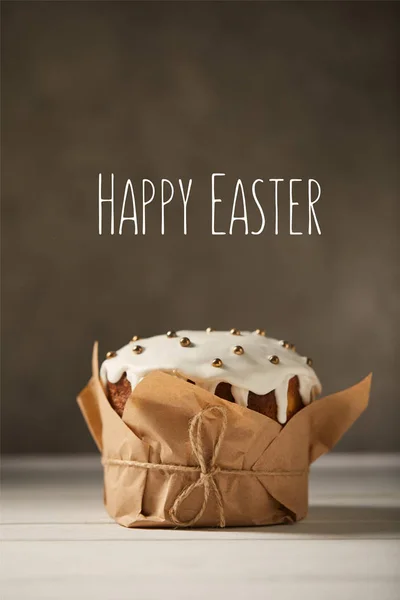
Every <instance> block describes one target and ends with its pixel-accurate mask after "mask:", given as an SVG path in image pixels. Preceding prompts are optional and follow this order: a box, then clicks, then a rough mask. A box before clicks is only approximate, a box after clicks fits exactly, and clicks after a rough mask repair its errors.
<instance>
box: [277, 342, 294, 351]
mask: <svg viewBox="0 0 400 600" xmlns="http://www.w3.org/2000/svg"><path fill="white" fill-rule="evenodd" d="M279 343H280V345H281V346H283V347H284V348H286V349H287V350H293V351H294V350H296V346H295V345H294V344H291V343H290V342H287V341H286V340H281V341H280V342H279Z"/></svg>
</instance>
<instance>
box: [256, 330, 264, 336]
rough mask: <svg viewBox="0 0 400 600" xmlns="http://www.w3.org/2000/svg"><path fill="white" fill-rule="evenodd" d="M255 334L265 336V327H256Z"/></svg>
mask: <svg viewBox="0 0 400 600" xmlns="http://www.w3.org/2000/svg"><path fill="white" fill-rule="evenodd" d="M256 334H257V335H263V336H265V335H266V334H265V329H256Z"/></svg>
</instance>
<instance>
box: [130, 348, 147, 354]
mask: <svg viewBox="0 0 400 600" xmlns="http://www.w3.org/2000/svg"><path fill="white" fill-rule="evenodd" d="M143 350H144V348H143V346H133V348H132V352H133V353H134V354H142V352H143Z"/></svg>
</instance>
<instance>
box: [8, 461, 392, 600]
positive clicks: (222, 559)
mask: <svg viewBox="0 0 400 600" xmlns="http://www.w3.org/2000/svg"><path fill="white" fill-rule="evenodd" d="M101 475H102V474H101V467H100V462H99V458H98V457H97V456H75V457H70V456H69V457H40V458H39V457H29V458H26V457H8V458H4V459H3V461H2V479H3V484H2V502H1V504H2V525H1V537H2V544H1V587H0V590H1V594H0V598H1V600H30V599H37V600H46V599H49V600H64V599H65V600H78V599H81V598H82V599H86V598H87V599H91V598H93V599H95V600H103V599H105V600H124V599H129V600H158V599H160V600H161V599H163V600H181V599H182V600H191V599H195V600H197V599H204V598H205V599H206V600H214V599H215V600H220V599H222V600H225V598H226V599H228V600H239V599H242V598H243V599H245V600H261V599H262V600H265V599H268V598H271V599H273V600H278V599H279V598H282V599H289V598H290V599H293V600H302V599H303V598H304V599H307V600H310V599H313V598H315V599H318V600H325V599H327V600H330V599H334V600H346V599H351V600H353V599H355V600H358V599H360V600H370V599H371V600H386V599H390V600H395V599H400V576H399V571H400V542H399V538H400V456H398V455H344V454H331V455H329V456H326V457H323V458H322V459H320V460H319V461H318V462H317V463H316V464H315V465H314V466H313V467H312V470H311V481H310V511H309V516H308V517H307V519H306V520H304V521H302V522H300V523H296V524H294V525H281V526H274V527H262V528H240V529H225V530H211V529H209V530H196V529H192V530H143V529H140V530H134V529H125V528H123V527H120V526H118V525H116V524H114V523H113V522H112V520H111V519H110V518H109V517H108V516H107V514H106V512H105V510H104V507H103V504H102V483H101Z"/></svg>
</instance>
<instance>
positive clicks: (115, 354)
mask: <svg viewBox="0 0 400 600" xmlns="http://www.w3.org/2000/svg"><path fill="white" fill-rule="evenodd" d="M114 356H117V353H116V352H114V350H110V352H107V354H106V358H114Z"/></svg>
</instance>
